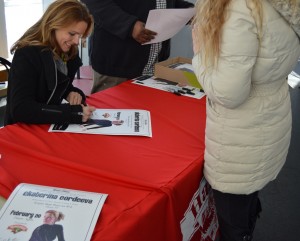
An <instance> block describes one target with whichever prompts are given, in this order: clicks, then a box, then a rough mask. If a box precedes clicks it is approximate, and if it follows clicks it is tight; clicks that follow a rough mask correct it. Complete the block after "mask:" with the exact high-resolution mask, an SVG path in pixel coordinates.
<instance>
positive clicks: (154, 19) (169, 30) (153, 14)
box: [144, 8, 195, 44]
mask: <svg viewBox="0 0 300 241" xmlns="http://www.w3.org/2000/svg"><path fill="white" fill-rule="evenodd" d="M194 14H195V8H183V9H154V10H151V11H149V15H148V19H147V22H146V26H145V28H146V29H150V30H152V31H154V32H156V33H157V35H156V36H155V38H154V39H152V40H151V41H149V42H146V43H144V44H152V43H158V42H162V41H165V40H167V39H170V38H172V37H173V36H174V35H175V34H177V33H178V32H179V31H180V30H181V29H182V28H183V27H184V26H185V25H186V24H187V23H188V22H189V21H190V20H191V18H192V17H193V16H194Z"/></svg>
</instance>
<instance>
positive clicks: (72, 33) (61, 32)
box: [55, 21, 87, 53]
mask: <svg viewBox="0 0 300 241" xmlns="http://www.w3.org/2000/svg"><path fill="white" fill-rule="evenodd" d="M86 29H87V23H86V22H84V21H80V22H77V23H74V24H71V25H69V26H68V27H65V28H61V29H57V30H55V37H56V41H57V43H58V45H59V47H60V48H61V50H62V52H64V53H67V52H68V51H69V50H70V48H71V46H72V45H78V44H79V41H80V38H81V37H82V35H83V34H84V33H85V31H86Z"/></svg>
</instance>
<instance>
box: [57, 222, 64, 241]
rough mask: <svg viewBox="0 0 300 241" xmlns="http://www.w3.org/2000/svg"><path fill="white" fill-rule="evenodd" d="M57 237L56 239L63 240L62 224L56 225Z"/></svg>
mask: <svg viewBox="0 0 300 241" xmlns="http://www.w3.org/2000/svg"><path fill="white" fill-rule="evenodd" d="M57 239H58V241H65V238H64V230H63V226H62V225H57Z"/></svg>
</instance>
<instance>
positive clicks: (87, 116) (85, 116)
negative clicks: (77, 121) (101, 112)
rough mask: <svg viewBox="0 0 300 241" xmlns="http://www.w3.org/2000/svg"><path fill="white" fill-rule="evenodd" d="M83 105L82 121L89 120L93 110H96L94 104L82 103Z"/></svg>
mask: <svg viewBox="0 0 300 241" xmlns="http://www.w3.org/2000/svg"><path fill="white" fill-rule="evenodd" d="M81 106H82V122H87V121H88V120H89V119H90V118H91V117H92V114H93V112H94V111H95V110H96V108H95V107H94V106H88V105H86V106H85V105H81Z"/></svg>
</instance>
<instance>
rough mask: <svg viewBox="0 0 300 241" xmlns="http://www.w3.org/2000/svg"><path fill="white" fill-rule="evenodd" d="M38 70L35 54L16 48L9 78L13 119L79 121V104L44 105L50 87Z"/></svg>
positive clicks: (80, 109) (80, 117)
mask: <svg viewBox="0 0 300 241" xmlns="http://www.w3.org/2000/svg"><path fill="white" fill-rule="evenodd" d="M41 69H42V65H41V63H40V59H39V58H38V57H37V56H36V55H34V54H33V53H31V52H30V54H29V53H28V52H26V51H25V52H24V51H16V53H15V55H14V59H13V62H12V67H11V69H10V74H9V81H8V85H9V86H8V108H9V109H8V111H9V114H10V116H11V117H12V119H13V120H14V122H23V123H29V124H52V123H65V122H68V123H81V122H82V116H80V115H78V112H82V107H81V105H73V106H71V105H66V104H63V105H47V99H48V98H49V96H48V95H49V90H48V89H47V87H46V86H47V85H46V83H45V82H46V80H45V79H43V74H42V70H41Z"/></svg>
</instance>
